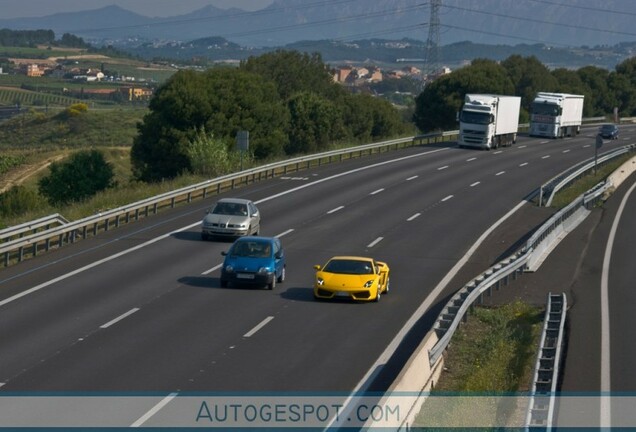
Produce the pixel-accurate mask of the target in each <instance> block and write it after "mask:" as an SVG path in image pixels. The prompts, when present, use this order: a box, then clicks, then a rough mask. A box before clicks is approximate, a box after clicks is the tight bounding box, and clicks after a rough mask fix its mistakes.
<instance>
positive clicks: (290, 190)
mask: <svg viewBox="0 0 636 432" xmlns="http://www.w3.org/2000/svg"><path fill="white" fill-rule="evenodd" d="M448 149H449V147H444V148H440V149H436V150H429V151H427V152H424V153H418V154H414V155H410V156H404V157H401V158H397V159H391V160H388V161H384V162H378V163H376V164H373V165H367V166H363V167H360V168H356V169H352V170H351V171H346V172H343V173H339V174H334V175H332V176H330V177H325V178H322V179H319V180H316V181H313V182H310V183H305V184H303V185H300V186H296V187H295V188H291V189H288V190H286V191H283V192H279V193H277V194H274V195H270V196H268V197H265V198H261V199H260V200H258V201H254V203H255V204H261V203H264V202H266V201H270V200H273V199H276V198H280V197H282V196H284V195H288V194H290V193H292V192H297V191H299V190H303V189H305V188H308V187H311V186H315V185H317V184H320V183H323V182H326V181H330V180H333V179H336V178H339V177H344V176H347V175H350V174H355V173H358V172H360V171H366V170H368V169H375V168H377V167H379V166H382V165H389V164H392V163H396V162H402V161H404V160H408V159H413V158H416V157H420V156H427V155H430V154H433V153H439V152H441V151H444V150H448ZM200 223H201V222H198V223H197V225H199V224H200Z"/></svg>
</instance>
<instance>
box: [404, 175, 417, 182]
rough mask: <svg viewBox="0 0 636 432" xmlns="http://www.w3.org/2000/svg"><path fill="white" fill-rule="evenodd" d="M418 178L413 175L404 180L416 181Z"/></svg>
mask: <svg viewBox="0 0 636 432" xmlns="http://www.w3.org/2000/svg"><path fill="white" fill-rule="evenodd" d="M418 177H419V176H416V175H414V176H411V177H409V178H407V179H406V181H411V180H415V179H416V178H418Z"/></svg>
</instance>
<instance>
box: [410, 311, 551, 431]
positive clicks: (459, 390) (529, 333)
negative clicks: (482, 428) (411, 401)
mask: <svg viewBox="0 0 636 432" xmlns="http://www.w3.org/2000/svg"><path fill="white" fill-rule="evenodd" d="M543 314H544V310H542V309H540V308H537V307H534V306H531V305H529V304H527V303H523V302H521V301H516V302H514V303H512V304H508V305H503V306H499V307H495V308H484V307H476V308H475V309H474V313H473V314H471V316H470V317H469V319H468V321H467V322H466V323H464V324H462V325H461V326H460V327H459V329H458V330H457V332H456V333H455V334H454V335H453V339H452V342H451V344H450V346H449V348H448V351H447V354H446V357H445V360H444V371H443V372H442V375H441V377H440V380H439V382H438V383H437V385H436V387H435V390H434V391H433V392H432V395H433V396H435V395H437V396H446V395H452V397H451V398H450V399H451V400H452V401H453V403H452V404H449V403H448V401H449V398H447V397H444V398H436V397H429V398H428V399H427V400H426V402H425V403H424V405H423V407H422V409H421V411H420V413H419V415H418V416H417V418H416V420H415V423H414V426H415V427H424V426H428V425H431V424H436V425H444V427H472V426H474V425H475V424H493V425H494V424H502V422H506V423H508V421H507V420H509V419H506V418H501V416H502V415H507V414H510V413H513V412H514V411H515V410H514V407H513V409H512V410H510V409H501V407H497V406H495V407H493V406H483V407H480V408H479V409H476V408H475V406H474V404H475V403H485V404H486V405H488V404H491V403H492V399H488V398H481V397H472V398H461V397H458V396H471V395H484V394H488V395H493V394H512V393H516V392H523V391H527V390H528V389H529V386H530V383H531V379H532V372H533V367H534V362H535V359H536V355H537V347H538V344H539V337H540V334H541V328H542V322H543ZM466 404H471V405H473V406H471V407H470V410H469V412H471V413H474V412H476V411H478V412H479V413H480V414H479V415H480V416H483V418H479V419H477V418H475V417H473V416H470V415H466V413H467V412H468V411H467V409H468V408H469V407H468V406H467V405H466Z"/></svg>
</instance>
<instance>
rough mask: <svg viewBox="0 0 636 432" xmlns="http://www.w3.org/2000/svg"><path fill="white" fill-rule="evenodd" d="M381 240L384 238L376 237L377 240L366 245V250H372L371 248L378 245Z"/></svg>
mask: <svg viewBox="0 0 636 432" xmlns="http://www.w3.org/2000/svg"><path fill="white" fill-rule="evenodd" d="M382 240H384V237H378V238H377V239H375V240H373V241H372V242H371V243H369V244H368V245H367V247H368V248H372V247H373V246H375V245H377V244H378V243H380V242H381V241H382Z"/></svg>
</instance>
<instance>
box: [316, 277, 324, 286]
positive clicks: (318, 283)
mask: <svg viewBox="0 0 636 432" xmlns="http://www.w3.org/2000/svg"><path fill="white" fill-rule="evenodd" d="M316 284H317V285H318V286H323V285H324V284H325V281H324V280H323V278H316Z"/></svg>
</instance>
